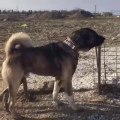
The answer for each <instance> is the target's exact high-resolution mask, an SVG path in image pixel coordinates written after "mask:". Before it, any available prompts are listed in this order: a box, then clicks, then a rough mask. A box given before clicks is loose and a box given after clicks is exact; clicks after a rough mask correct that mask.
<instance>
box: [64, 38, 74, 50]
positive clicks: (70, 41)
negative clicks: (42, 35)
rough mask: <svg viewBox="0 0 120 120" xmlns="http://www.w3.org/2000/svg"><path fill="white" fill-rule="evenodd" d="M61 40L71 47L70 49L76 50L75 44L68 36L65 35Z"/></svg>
mask: <svg viewBox="0 0 120 120" xmlns="http://www.w3.org/2000/svg"><path fill="white" fill-rule="evenodd" d="M63 42H64V43H65V44H67V45H68V46H69V47H71V49H72V50H76V45H75V44H74V43H73V41H72V40H71V39H70V37H67V38H66V39H65V40H64V41H63Z"/></svg>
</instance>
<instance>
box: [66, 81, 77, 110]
mask: <svg viewBox="0 0 120 120" xmlns="http://www.w3.org/2000/svg"><path fill="white" fill-rule="evenodd" d="M64 87H65V93H66V94H67V98H68V102H69V106H70V107H71V108H72V109H73V110H78V107H77V106H76V104H75V101H74V95H73V90H72V80H68V81H65V86H64Z"/></svg>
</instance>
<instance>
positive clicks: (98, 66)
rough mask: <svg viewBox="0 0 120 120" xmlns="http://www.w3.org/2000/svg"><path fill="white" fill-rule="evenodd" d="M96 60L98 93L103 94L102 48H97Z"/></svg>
mask: <svg viewBox="0 0 120 120" xmlns="http://www.w3.org/2000/svg"><path fill="white" fill-rule="evenodd" d="M96 60H97V69H98V86H97V87H98V93H99V94H101V46H99V47H96Z"/></svg>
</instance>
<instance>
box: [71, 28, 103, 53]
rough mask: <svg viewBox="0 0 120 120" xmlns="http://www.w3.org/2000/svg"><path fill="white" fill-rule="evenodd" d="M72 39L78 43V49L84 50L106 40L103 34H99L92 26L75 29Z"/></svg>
mask: <svg viewBox="0 0 120 120" xmlns="http://www.w3.org/2000/svg"><path fill="white" fill-rule="evenodd" d="M71 39H72V41H73V42H74V43H75V44H76V45H77V47H78V49H79V50H83V51H87V50H90V49H91V48H93V47H96V46H99V45H101V44H102V43H103V42H104V40H105V38H104V37H103V36H101V35H98V34H97V33H96V32H95V31H94V30H92V29H90V28H82V29H80V30H77V31H74V32H73V33H72V35H71Z"/></svg>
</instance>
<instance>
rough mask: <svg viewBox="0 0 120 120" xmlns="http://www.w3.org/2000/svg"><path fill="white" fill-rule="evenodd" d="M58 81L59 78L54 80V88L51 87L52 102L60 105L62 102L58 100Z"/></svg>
mask: <svg viewBox="0 0 120 120" xmlns="http://www.w3.org/2000/svg"><path fill="white" fill-rule="evenodd" d="M60 87H61V85H60V81H59V80H55V82H54V89H53V102H54V104H55V105H56V106H59V105H61V104H62V103H61V102H60V101H59V100H58V93H59V91H60Z"/></svg>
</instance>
